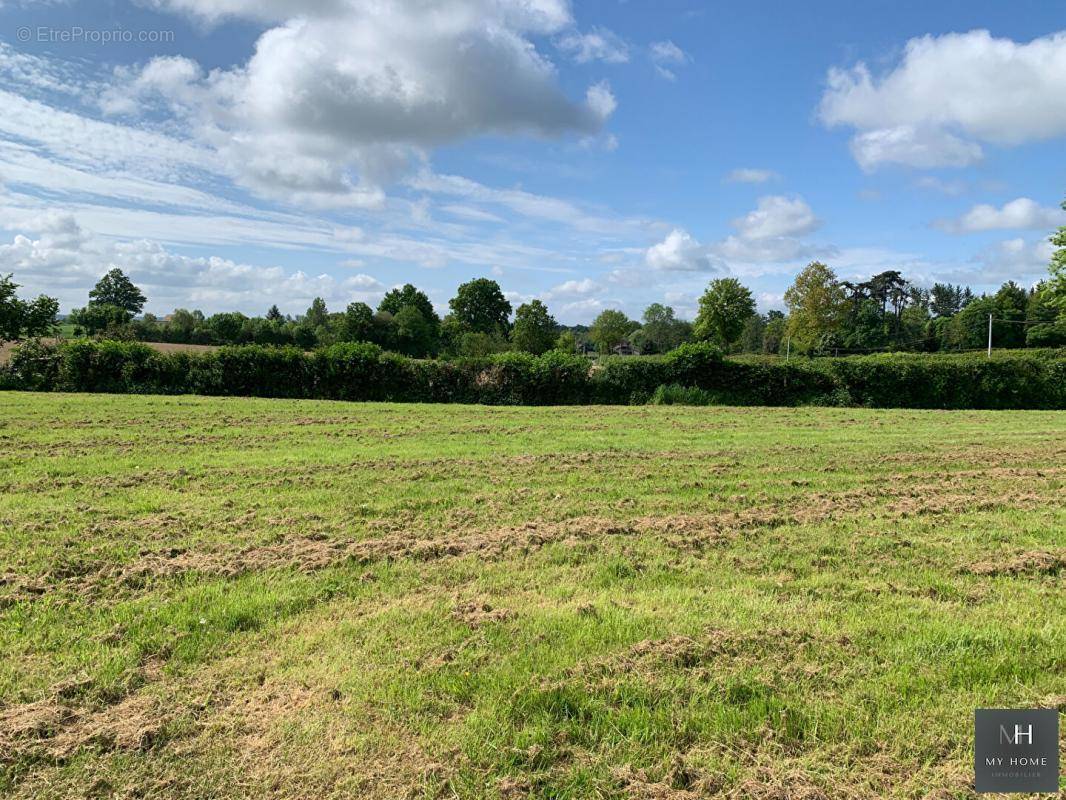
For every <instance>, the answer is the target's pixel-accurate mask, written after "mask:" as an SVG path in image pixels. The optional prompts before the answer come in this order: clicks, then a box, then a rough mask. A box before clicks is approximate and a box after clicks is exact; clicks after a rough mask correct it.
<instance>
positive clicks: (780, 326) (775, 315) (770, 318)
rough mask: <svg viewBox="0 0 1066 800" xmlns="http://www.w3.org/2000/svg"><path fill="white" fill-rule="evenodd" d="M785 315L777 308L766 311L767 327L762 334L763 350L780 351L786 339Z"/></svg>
mask: <svg viewBox="0 0 1066 800" xmlns="http://www.w3.org/2000/svg"><path fill="white" fill-rule="evenodd" d="M785 325H786V320H785V315H784V314H783V313H782V312H780V311H777V310H771V311H767V312H766V328H765V330H764V331H763V335H762V351H763V352H764V353H778V352H780V350H781V344H782V343H783V342H784V340H785Z"/></svg>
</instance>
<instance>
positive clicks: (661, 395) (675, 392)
mask: <svg viewBox="0 0 1066 800" xmlns="http://www.w3.org/2000/svg"><path fill="white" fill-rule="evenodd" d="M717 400H718V398H717V397H716V396H715V395H713V394H712V393H711V392H708V391H707V390H706V389H700V388H699V387H696V386H679V385H678V384H676V383H671V384H669V385H663V386H659V387H658V388H657V389H656V390H655V392H654V393H653V394H652V396H651V399H650V400H648V403H649V404H650V405H653V406H711V405H715V403H716V402H717Z"/></svg>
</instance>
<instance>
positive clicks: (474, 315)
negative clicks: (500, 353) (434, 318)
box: [448, 278, 511, 335]
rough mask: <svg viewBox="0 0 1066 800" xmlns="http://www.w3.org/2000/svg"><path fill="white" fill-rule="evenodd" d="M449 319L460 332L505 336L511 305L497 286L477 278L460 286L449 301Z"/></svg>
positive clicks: (484, 279) (490, 281)
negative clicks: (450, 318) (450, 311)
mask: <svg viewBox="0 0 1066 800" xmlns="http://www.w3.org/2000/svg"><path fill="white" fill-rule="evenodd" d="M448 306H449V307H450V308H451V310H452V313H451V316H452V319H453V321H454V323H455V325H456V326H457V327H458V329H459V330H460V331H462V332H464V333H485V334H490V335H499V334H502V333H506V332H507V329H508V319H509V317H510V316H511V304H510V303H508V302H507V298H506V297H504V296H503V292H502V291H500V285H499V284H498V283H496V281H493V280H489V279H488V278H477V279H476V280H472V281H469V282H467V283H464V284H463V285H461V286H460V287H459V288H458V289H457V290H456V293H455V297H453V298H452V299H451V300H450V301H448Z"/></svg>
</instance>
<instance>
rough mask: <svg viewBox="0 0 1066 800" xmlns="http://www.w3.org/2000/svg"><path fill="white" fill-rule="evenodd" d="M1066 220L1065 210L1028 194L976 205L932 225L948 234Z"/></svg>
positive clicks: (1039, 225)
mask: <svg viewBox="0 0 1066 800" xmlns="http://www.w3.org/2000/svg"><path fill="white" fill-rule="evenodd" d="M1063 222H1066V213H1064V212H1063V211H1062V210H1061V209H1058V208H1049V207H1046V206H1041V205H1040V204H1039V203H1037V202H1036V201H1035V200H1031V199H1030V198H1028V197H1019V198H1018V199H1017V200H1011V201H1010V202H1009V203H1006V204H1004V205H1003V206H1002V207H1000V208H996V207H995V206H991V205H987V204H981V205H976V206H974V207H973V208H971V209H970V210H969V211H967V212H966V213H965V214H963V215H962V216H961V217H959V218H958V219H949V220H938V221H937V222H936V223H934V224H935V226H936V227H938V228H940V229H941V230H943V231H947V232H948V233H975V232H978V231H995V230H1012V229H1014V230H1021V229H1026V228H1035V229H1042V228H1053V227H1055V226H1057V225H1061V224H1063Z"/></svg>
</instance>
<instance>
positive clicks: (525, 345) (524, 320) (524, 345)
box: [511, 300, 559, 356]
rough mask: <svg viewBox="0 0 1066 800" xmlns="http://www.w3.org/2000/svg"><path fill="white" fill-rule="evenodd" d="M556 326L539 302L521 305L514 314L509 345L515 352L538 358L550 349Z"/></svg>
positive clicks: (552, 318) (544, 306) (533, 301)
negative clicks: (522, 351) (511, 345)
mask: <svg viewBox="0 0 1066 800" xmlns="http://www.w3.org/2000/svg"><path fill="white" fill-rule="evenodd" d="M558 327H559V326H558V324H557V323H556V322H555V317H553V316H552V315H551V314H549V313H548V307H547V306H546V305H544V303H542V302H541V301H540V300H531V301H530V302H528V303H523V304H522V305H520V306H519V307H518V309H517V310H516V311H515V313H514V328H512V330H511V343H512V344H513V345H514V347H515V349H516V350H524V351H525V352H527V353H532V354H533V355H537V356H539V355H540V354H541V353H546V352H547V351H548V350H551V349H552V345H553V344H554V343H555V336H556V333H555V332H556V329H557V328H558Z"/></svg>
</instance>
